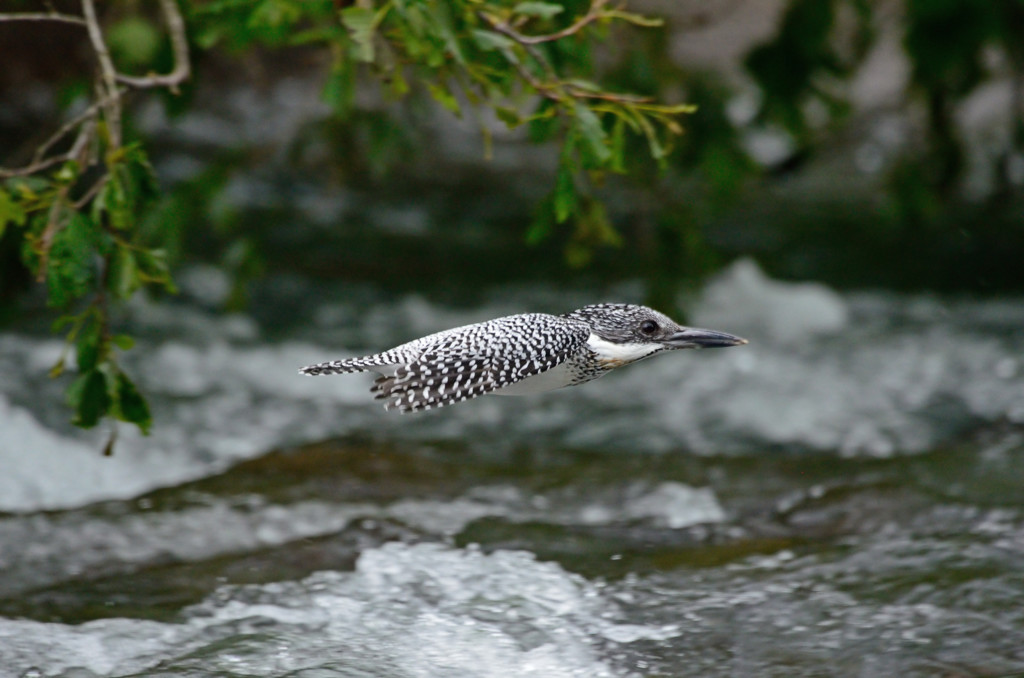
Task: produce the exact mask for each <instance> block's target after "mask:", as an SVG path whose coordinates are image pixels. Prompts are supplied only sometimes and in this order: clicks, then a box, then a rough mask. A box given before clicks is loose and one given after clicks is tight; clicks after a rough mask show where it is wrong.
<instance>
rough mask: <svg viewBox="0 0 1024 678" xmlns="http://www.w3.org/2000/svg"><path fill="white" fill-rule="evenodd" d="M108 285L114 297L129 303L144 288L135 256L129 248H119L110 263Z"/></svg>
mask: <svg viewBox="0 0 1024 678" xmlns="http://www.w3.org/2000/svg"><path fill="white" fill-rule="evenodd" d="M108 285H109V286H110V289H111V291H112V292H113V293H114V295H115V296H116V297H117V298H118V299H121V300H122V301H127V300H128V299H130V298H131V296H132V295H133V294H135V290H137V289H139V287H141V286H142V277H141V276H140V275H139V267H138V265H137V264H136V263H135V255H134V254H133V253H132V251H131V250H130V249H128V248H127V247H118V248H117V251H116V252H115V253H114V256H113V257H112V260H111V263H110V274H109V279H108Z"/></svg>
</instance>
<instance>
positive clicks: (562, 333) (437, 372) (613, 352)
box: [299, 304, 747, 412]
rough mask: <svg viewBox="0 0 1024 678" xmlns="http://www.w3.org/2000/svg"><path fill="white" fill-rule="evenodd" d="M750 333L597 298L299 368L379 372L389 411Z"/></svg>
mask: <svg viewBox="0 0 1024 678" xmlns="http://www.w3.org/2000/svg"><path fill="white" fill-rule="evenodd" d="M745 343H747V342H746V340H745V339H740V338H739V337H734V336H732V335H730V334H725V333H722V332H714V331H711V330H698V329H693V328H686V327H681V326H679V325H677V324H676V323H675V322H673V321H672V320H670V319H669V318H668V317H667V316H665V315H663V314H661V313H658V312H657V311H655V310H652V309H649V308H647V307H645V306H634V305H630V304H596V305H593V306H585V307H583V308H581V309H579V310H576V311H572V312H570V313H566V314H563V315H548V314H546V313H524V314H521V315H510V316H505V317H503V318H496V319H494V320H488V321H487V322H482V323H476V324H474V325H466V326H464V327H456V328H454V329H450V330H444V331H442V332H437V333H436V334H431V335H428V336H426V337H422V338H420V339H416V340H414V341H410V342H408V343H405V344H402V345H401V346H396V347H395V348H393V349H391V350H389V351H384V352H383V353H377V354H375V355H370V356H365V357H362V358H350V359H346V360H334V361H330V362H324V363H319V364H316V365H309V366H307V367H303V368H302V369H301V370H299V371H300V372H301V373H302V374H308V375H319V374H345V373H348V372H365V371H371V372H376V373H378V374H379V375H380V376H379V377H378V378H377V380H376V382H375V383H374V386H373V388H372V391H373V393H374V394H375V397H376V398H377V399H379V400H384V407H385V408H386V409H398V410H400V411H402V412H412V411H416V410H428V409H431V408H434V407H442V406H444V405H451V404H453V403H457V402H461V401H463V400H468V399H470V398H475V397H477V396H481V395H484V394H486V393H492V394H495V395H527V394H531V393H540V392H543V391H551V390H554V389H558V388H563V387H565V386H575V385H577V384H582V383H585V382H588V381H591V380H593V379H597V378H598V377H600V376H603V375H604V374H607V373H608V372H609V371H611V370H613V369H615V368H617V367H622V366H624V365H628V364H630V363H633V362H636V361H637V360H643V359H644V358H648V357H650V356H652V355H654V354H656V353H660V352H662V351H666V350H671V349H678V348H701V347H710V346H736V345H739V344H745Z"/></svg>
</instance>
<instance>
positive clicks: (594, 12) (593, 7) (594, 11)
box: [485, 0, 609, 45]
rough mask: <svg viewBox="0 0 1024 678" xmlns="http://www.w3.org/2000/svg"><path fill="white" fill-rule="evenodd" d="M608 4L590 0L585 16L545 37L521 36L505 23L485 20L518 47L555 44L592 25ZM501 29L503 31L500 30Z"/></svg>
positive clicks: (491, 18)
mask: <svg viewBox="0 0 1024 678" xmlns="http://www.w3.org/2000/svg"><path fill="white" fill-rule="evenodd" d="M608 2H609V0H591V3H590V7H589V8H588V9H587V13H586V14H584V15H583V16H581V17H580V18H579V19H577V20H576V21H574V22H573V23H572V24H571V25H569V26H566V27H565V28H563V29H562V30H560V31H555V32H554V33H548V34H546V35H523V34H522V33H520V32H518V31H517V30H515V29H514V28H512V26H510V25H509V23H508V22H507V21H498V20H496V19H494V17H491V16H486V15H485V18H486V19H487V22H488V23H489V24H491V27H492V28H493V29H494V30H496V31H498V32H500V33H504V34H505V35H507V36H508V37H510V38H512V39H513V40H515V41H516V42H518V43H519V44H520V45H539V44H541V43H545V42H555V41H556V40H561V39H562V38H567V37H569V36H570V35H574V34H576V33H579V32H580V31H581V30H583V29H584V28H585V27H586V26H587V25H589V24H592V23H594V22H595V21H597V20H598V19H600V18H601V17H602V16H603V15H602V13H601V10H602V9H604V6H605V5H607V4H608ZM502 28H504V29H505V30H502Z"/></svg>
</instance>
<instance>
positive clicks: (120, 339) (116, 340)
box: [110, 334, 135, 351]
mask: <svg viewBox="0 0 1024 678" xmlns="http://www.w3.org/2000/svg"><path fill="white" fill-rule="evenodd" d="M110 341H111V343H112V344H114V346H117V347H118V348H119V349H121V350H122V351H127V350H129V349H131V348H132V346H135V340H134V339H133V338H131V337H130V336H128V335H127V334H115V335H114V336H112V337H111V338H110Z"/></svg>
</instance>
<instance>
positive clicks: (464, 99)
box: [0, 0, 692, 451]
mask: <svg viewBox="0 0 1024 678" xmlns="http://www.w3.org/2000/svg"><path fill="white" fill-rule="evenodd" d="M159 5H160V12H161V15H162V20H163V29H164V30H161V29H159V28H158V25H159V24H157V23H156V21H155V20H154V17H151V16H149V15H148V14H146V12H145V11H144V8H140V7H138V6H137V4H136V3H134V2H128V1H127V0H126V1H125V2H123V3H109V5H108V6H107V7H105V8H103V9H104V10H105V16H100V15H99V13H98V11H97V6H96V4H95V2H94V0H83V1H82V3H81V7H80V13H73V12H71V11H70V10H69V11H68V12H67V13H63V12H62V11H61V10H59V9H55V8H54V7H52V6H51V7H47V8H46V10H45V11H43V12H38V11H35V12H34V11H23V12H17V11H8V12H7V13H6V14H2V15H0V19H3V20H7V21H29V22H54V23H62V24H70V25H79V26H81V27H83V28H84V29H85V30H86V32H87V34H88V37H89V44H90V46H91V47H92V51H93V56H94V58H95V59H96V61H97V63H98V64H99V68H98V70H97V73H96V77H95V82H94V83H93V85H92V86H91V88H90V89H91V93H90V89H83V88H75V89H76V90H77V91H78V94H79V95H80V97H82V98H85V99H86V100H90V102H89V104H88V105H87V108H86V110H85V112H84V113H82V114H79V115H78V116H77V117H74V118H72V119H71V120H70V121H69V122H68V123H66V124H65V125H64V126H63V127H61V128H60V129H58V130H57V132H56V133H55V134H54V135H53V136H52V137H51V138H50V139H49V140H47V141H45V142H43V143H42V144H41V145H40V146H38V147H37V148H36V149H35V150H34V152H33V153H32V157H31V160H29V161H28V162H27V163H25V164H23V165H22V166H20V167H14V168H8V169H2V170H0V177H3V178H4V179H5V183H4V184H3V185H2V186H0V238H2V237H3V230H4V229H6V228H8V227H12V228H15V229H19V230H20V231H21V239H22V242H23V247H22V256H21V258H22V261H23V262H24V265H25V266H26V267H27V268H28V269H29V270H30V271H32V273H33V274H34V276H35V277H36V279H37V280H39V281H40V282H45V283H46V286H47V290H48V299H49V304H50V305H51V306H53V307H55V308H59V309H62V310H64V311H65V312H66V314H65V315H63V316H62V317H61V318H60V320H58V322H57V323H56V324H55V326H54V330H55V331H65V332H66V337H67V346H68V348H69V349H70V348H71V347H73V348H74V349H75V357H76V360H75V368H76V370H77V374H78V376H77V377H76V378H75V380H74V381H73V382H71V384H70V385H69V387H68V391H67V394H68V401H69V404H70V405H71V408H72V410H73V411H74V412H75V416H74V420H73V421H74V423H75V424H77V425H79V426H82V427H85V428H89V427H92V426H95V425H96V424H97V423H98V422H99V421H100V420H102V419H103V418H104V417H108V416H109V417H113V418H116V419H121V420H124V421H128V422H131V423H134V424H136V425H138V426H139V428H140V429H142V430H143V432H146V431H148V429H149V427H150V424H151V416H150V412H149V409H148V406H147V404H146V402H145V400H144V399H143V398H142V396H141V395H140V393H139V392H138V390H137V389H136V388H135V386H134V384H133V383H132V381H131V380H130V379H129V378H128V376H127V375H126V374H125V373H124V372H123V370H121V369H120V368H119V367H118V364H117V361H116V355H115V348H120V349H123V350H126V349H128V348H130V346H131V343H132V342H131V339H130V338H129V337H126V336H123V335H117V334H114V333H113V331H112V330H111V327H110V324H111V321H110V303H111V302H112V301H113V302H123V301H126V300H128V299H129V298H131V297H132V296H133V295H134V294H135V293H136V292H137V291H139V290H140V289H141V288H142V287H144V286H147V285H157V286H162V287H163V288H165V289H168V290H173V283H172V282H171V279H170V276H169V272H168V271H169V269H168V264H167V249H166V248H167V247H170V248H171V249H172V250H173V251H180V249H181V244H182V243H181V239H182V237H183V236H182V234H183V233H185V232H186V231H187V229H186V228H184V224H185V220H188V219H191V218H193V217H196V216H199V214H198V213H199V212H205V211H206V210H207V209H208V208H210V207H211V201H212V200H214V199H215V198H213V197H212V196H215V195H216V191H215V187H216V186H218V185H223V182H224V181H225V180H226V175H225V174H223V173H217V172H216V170H214V173H213V175H212V176H211V175H210V174H209V173H205V174H204V175H203V176H201V177H200V179H199V180H198V181H195V182H188V183H186V184H184V185H183V186H179V187H178V189H177V190H176V191H174V192H173V193H172V194H170V195H168V196H165V197H164V198H163V199H161V200H158V198H159V192H158V191H157V190H156V183H155V179H154V177H153V174H152V171H151V169H150V166H149V162H148V159H147V156H146V153H145V151H144V149H143V147H142V146H141V145H140V143H139V142H138V141H130V142H126V141H125V135H126V134H131V128H130V126H129V127H126V126H125V125H124V117H125V116H126V115H128V114H129V113H130V111H129V110H128V109H126V108H125V107H124V106H123V104H122V97H123V96H125V95H126V94H127V92H128V91H129V90H130V89H151V88H163V89H167V90H170V91H172V92H177V91H178V87H179V86H180V85H182V84H183V83H184V82H185V80H186V79H187V78H188V77H189V75H190V64H189V54H188V44H189V41H191V43H192V44H193V45H195V46H198V47H200V48H202V49H207V50H208V49H213V48H216V47H221V46H223V47H226V48H228V49H231V50H236V51H241V50H248V49H251V48H253V47H254V46H257V45H259V46H269V47H294V46H307V47H309V46H314V47H320V48H323V49H325V50H328V51H329V52H330V54H331V55H332V61H331V68H330V74H329V77H328V79H327V83H326V86H325V88H324V92H323V96H324V99H325V100H326V101H327V102H328V103H329V104H330V105H331V106H332V107H333V109H334V111H335V113H336V115H337V116H338V117H339V118H341V119H347V118H350V117H352V116H353V115H354V114H355V112H356V106H355V98H356V97H355V92H356V87H357V83H358V82H360V81H363V80H365V79H366V78H367V77H371V78H375V79H376V80H378V81H379V82H380V83H382V85H383V87H384V89H385V92H386V95H387V96H388V97H389V98H391V99H400V98H403V97H405V96H406V95H408V94H409V93H410V92H412V91H414V90H417V89H423V90H425V91H426V92H428V93H429V95H430V96H431V97H432V98H433V99H434V100H435V101H436V102H437V103H438V104H440V105H441V106H442V107H443V108H445V109H447V110H448V111H450V112H451V113H453V114H455V115H458V116H462V115H466V114H467V111H473V114H474V115H476V116H478V118H479V119H481V120H483V116H482V115H480V114H479V113H477V112H476V111H477V110H479V109H486V110H490V111H492V112H493V114H494V115H495V116H496V117H497V118H498V119H499V120H500V121H502V122H503V123H504V124H505V125H507V126H508V127H509V128H517V127H520V126H523V125H529V127H530V133H531V136H532V137H533V138H535V139H536V140H537V141H547V140H549V139H557V140H558V141H559V142H560V143H561V147H562V150H561V152H560V154H559V158H560V162H559V167H558V171H557V176H556V179H555V182H554V187H553V189H552V190H551V194H550V196H549V198H548V199H547V200H545V201H544V203H543V208H542V210H541V211H540V213H539V215H538V218H537V220H536V221H535V223H534V224H533V226H532V227H531V228H530V231H529V233H528V235H527V238H528V239H529V240H531V241H539V240H542V239H544V238H546V237H547V236H548V235H549V233H550V232H551V230H552V228H553V226H554V225H557V224H570V225H571V233H572V237H571V238H570V240H569V242H568V245H567V246H566V259H567V261H568V263H569V264H570V265H572V266H581V265H583V264H585V263H586V262H587V261H588V260H589V258H590V256H591V252H592V251H593V249H594V248H595V247H598V246H601V245H616V244H618V243H619V240H620V236H619V234H618V232H617V231H616V229H615V228H613V227H612V225H611V222H610V221H609V218H608V214H607V210H606V208H605V206H604V205H603V203H602V202H600V201H599V200H598V199H597V198H596V197H595V196H594V195H593V194H592V191H591V190H590V186H591V185H592V184H593V183H594V182H600V181H601V178H602V176H603V175H604V174H606V173H622V172H624V171H625V152H626V148H627V145H626V143H627V137H629V136H631V135H632V136H636V137H638V138H640V139H642V140H643V141H644V143H645V146H646V152H647V153H648V154H649V156H650V157H651V158H653V159H654V161H655V162H657V163H658V164H659V165H661V166H665V164H666V162H667V158H668V156H669V152H670V151H671V148H672V145H673V137H675V136H677V135H679V134H680V133H681V132H682V127H681V126H680V124H679V122H678V121H677V118H678V117H679V116H680V115H681V114H684V113H688V112H691V111H692V107H690V106H688V105H679V104H677V105H666V104H662V103H659V102H657V101H656V100H655V99H653V98H651V97H645V96H637V95H633V94H625V93H621V92H617V91H613V90H611V89H608V88H606V87H605V86H603V85H602V84H600V83H599V82H597V81H596V80H594V79H592V78H593V76H594V75H595V68H594V65H593V61H592V55H593V51H594V46H595V42H598V41H601V40H604V39H606V38H607V36H608V34H609V27H610V25H611V24H615V23H621V24H629V25H634V26H640V27H652V26H657V25H659V24H660V23H661V22H660V20H658V19H651V18H647V17H644V16H641V15H638V14H633V13H629V12H626V11H624V10H623V9H622V8H620V7H613V6H611V5H610V3H609V2H608V0H592V1H591V2H588V3H582V2H569V3H560V4H554V3H547V2H485V1H481V0H447V1H446V2H426V1H425V0H392V1H390V2H381V3H372V2H359V3H347V2H332V1H330V0H258V1H256V2H252V1H251V0H208V1H206V2H195V3H187V4H185V5H183V6H181V7H179V5H178V3H177V2H176V0H160V3H159ZM11 9H12V10H18V9H22V8H21V7H13V8H11ZM31 9H33V8H32V7H28V10H31ZM139 10H143V11H139ZM182 10H184V11H185V15H184V16H183V15H182ZM186 22H187V31H186ZM165 45H166V46H165ZM167 54H170V55H171V58H170V63H164V64H161V63H159V61H160V59H161V58H164V59H165V61H166V55H167ZM161 71H164V72H165V74H164V75H158V74H159V73H161ZM134 73H143V75H132V74H134ZM80 100H81V99H76V101H80ZM388 129H389V128H388V127H387V126H385V127H384V132H385V134H383V135H378V139H383V140H384V142H383V143H382V144H379V145H381V146H383V147H385V148H386V145H387V143H388V137H387V134H386V132H387V130H388ZM480 130H481V134H482V135H483V136H484V139H485V142H486V144H487V146H488V148H489V145H490V134H491V132H490V127H489V126H488V125H487V124H484V123H483V122H481V123H480ZM368 155H369V157H371V158H373V157H380V156H381V155H386V153H385V154H381V153H378V152H372V153H370V154H368ZM154 202H156V203H157V206H156V209H153V210H151V209H150V208H151V207H152V204H153V203H154ZM147 215H148V216H147ZM153 215H156V216H155V217H154V216H153ZM158 245H159V246H158ZM223 263H224V265H225V266H226V267H227V268H228V269H229V270H231V271H232V272H233V273H234V279H235V280H236V281H243V282H244V280H246V279H247V278H251V277H254V276H258V275H259V274H260V272H261V270H262V264H261V261H260V255H259V252H258V248H257V247H256V246H255V245H254V244H253V242H252V241H251V239H250V238H248V237H246V235H245V234H239V237H237V238H236V239H235V242H234V244H233V245H232V246H231V247H229V248H228V249H227V251H226V253H225V257H224V260H223ZM242 289H243V286H242V285H240V284H237V283H236V288H235V291H234V292H233V293H232V294H231V296H230V298H229V299H228V302H227V303H228V304H229V305H235V306H237V305H240V304H241V303H243V302H244V298H243V295H242V293H241V290H242ZM64 369H65V356H62V357H61V359H60V360H59V361H58V363H57V364H56V365H55V366H54V368H53V370H52V372H51V373H52V375H53V376H57V375H59V374H61V373H62V372H63V371H64ZM114 431H115V432H116V429H114ZM114 440H115V435H114V434H112V435H111V437H110V441H109V442H108V445H107V449H108V451H109V450H111V449H112V446H113V442H114Z"/></svg>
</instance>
